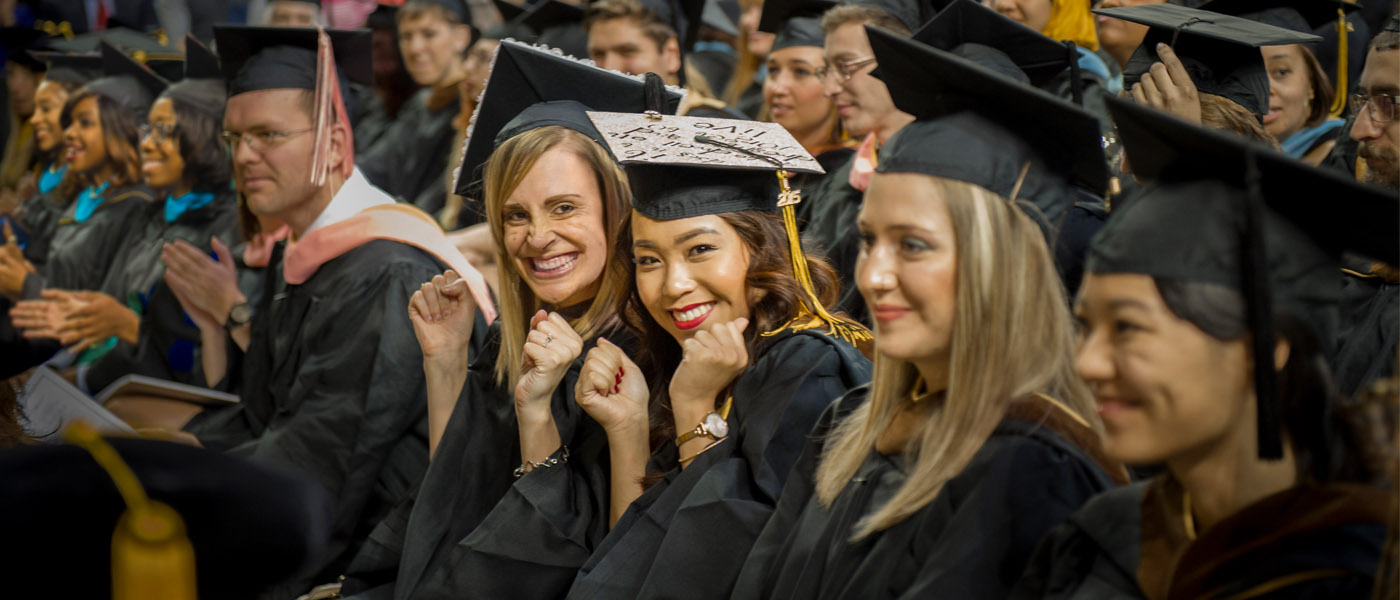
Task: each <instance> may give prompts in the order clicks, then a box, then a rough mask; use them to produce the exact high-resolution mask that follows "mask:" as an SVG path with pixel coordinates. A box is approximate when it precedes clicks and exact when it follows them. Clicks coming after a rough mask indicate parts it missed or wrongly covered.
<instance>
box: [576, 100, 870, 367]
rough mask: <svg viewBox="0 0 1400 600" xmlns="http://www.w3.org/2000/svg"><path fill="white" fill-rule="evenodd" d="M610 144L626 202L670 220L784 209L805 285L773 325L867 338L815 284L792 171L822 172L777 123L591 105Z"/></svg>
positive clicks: (796, 268)
mask: <svg viewBox="0 0 1400 600" xmlns="http://www.w3.org/2000/svg"><path fill="white" fill-rule="evenodd" d="M588 116H589V118H590V119H591V120H592V121H593V124H594V126H596V127H597V129H598V131H599V132H600V133H602V135H603V139H604V140H606V142H607V146H608V149H609V150H610V151H611V152H612V155H613V157H614V158H616V159H617V161H618V162H619V163H621V164H622V166H623V168H624V169H625V170H626V171H627V180H628V183H629V185H630V187H631V189H632V208H633V209H635V210H636V211H637V212H638V213H641V214H642V215H644V216H646V217H647V218H650V219H655V220H658V221H671V220H676V219H687V218H691V217H699V216H704V215H716V214H721V213H729V212H737V211H746V210H759V211H778V212H780V213H781V214H782V218H783V225H784V228H785V229H786V231H787V238H788V256H789V257H790V258H791V262H792V270H793V277H794V278H795V279H796V280H797V281H798V283H799V284H801V286H802V289H803V290H804V291H805V292H806V293H805V298H804V299H803V303H802V306H803V308H802V309H801V310H800V312H799V314H797V315H793V318H792V320H791V321H789V322H788V323H787V324H785V325H784V326H782V327H780V328H778V329H777V330H774V331H770V332H764V335H773V334H776V333H778V332H780V331H783V330H785V329H791V330H794V331H795V330H801V329H812V328H816V327H822V326H826V327H827V329H828V331H829V332H830V333H831V334H833V335H838V336H840V337H841V338H843V339H845V340H847V341H849V342H851V343H856V342H861V341H868V340H870V339H871V336H870V333H869V332H868V331H866V330H865V329H864V328H863V327H861V326H860V325H857V324H855V323H852V322H851V321H848V320H846V319H843V318H841V317H837V316H835V315H832V314H831V313H829V312H827V310H826V308H825V307H824V306H823V305H822V303H821V300H820V299H819V298H818V297H817V295H816V292H815V291H813V287H812V277H811V274H810V272H809V271H808V269H807V258H806V256H805V255H804V254H803V252H802V238H801V235H800V234H799V233H798V231H797V217H796V214H795V212H794V208H793V207H794V206H796V205H797V204H798V203H800V202H801V201H802V192H801V190H794V189H792V188H791V187H790V186H789V184H788V177H789V174H790V173H823V172H824V171H823V170H822V167H821V165H820V164H818V163H817V160H816V159H815V158H812V155H811V154H809V153H808V152H807V151H806V150H805V149H803V148H802V144H800V143H798V141H797V140H796V139H794V138H793V137H792V134H791V133H788V131H787V130H786V129H783V127H782V126H781V125H778V124H777V123H761V122H756V121H743V120H736V119H710V118H701V117H676V116H663V115H660V114H656V113H649V114H642V115H638V114H629V113H607V112H590V113H588Z"/></svg>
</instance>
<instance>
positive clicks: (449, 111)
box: [355, 88, 460, 215]
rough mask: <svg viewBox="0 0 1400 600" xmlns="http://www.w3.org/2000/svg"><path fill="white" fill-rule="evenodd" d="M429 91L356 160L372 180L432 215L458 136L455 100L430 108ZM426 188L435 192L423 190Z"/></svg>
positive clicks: (442, 200) (441, 200) (442, 199)
mask: <svg viewBox="0 0 1400 600" xmlns="http://www.w3.org/2000/svg"><path fill="white" fill-rule="evenodd" d="M433 91H434V90H432V89H431V88H424V89H421V90H419V91H418V93H416V94H414V95H413V97H412V98H409V100H408V102H406V103H405V104H404V106H403V108H402V109H400V110H399V114H398V115H397V116H396V117H395V118H394V123H393V124H392V125H390V126H389V129H388V130H387V131H385V132H384V134H383V135H382V136H381V137H380V138H379V140H378V141H376V142H375V143H374V145H373V146H371V147H370V148H369V150H367V151H365V153H364V154H363V155H362V156H359V157H357V158H356V160H355V164H356V165H358V166H359V167H360V170H361V171H363V172H364V174H365V177H367V178H369V181H370V183H373V184H374V185H375V186H376V187H379V188H380V189H382V190H384V191H386V192H388V193H389V195H390V196H394V197H395V198H398V199H399V201H401V202H410V203H412V204H414V205H415V206H417V207H418V208H421V209H423V212H426V213H428V214H430V215H435V214H437V212H438V211H440V210H442V206H443V204H444V203H445V202H446V201H447V195H446V194H445V193H443V192H442V190H443V184H442V180H443V178H444V177H445V175H446V173H447V158H448V157H449V156H451V155H452V144H453V143H454V142H455V141H456V139H457V129H456V128H455V127H453V126H452V120H453V119H454V118H456V116H457V114H458V112H459V111H460V107H459V106H458V104H457V102H456V101H455V100H454V101H450V102H444V104H445V105H444V106H442V107H441V108H438V109H436V110H433V109H431V108H429V106H428V101H429V97H430V96H432V95H433ZM439 93H446V92H439ZM435 184H436V185H435ZM430 190H434V191H433V192H432V193H425V192H429V191H430Z"/></svg>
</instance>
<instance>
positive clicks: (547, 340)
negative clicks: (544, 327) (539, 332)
mask: <svg viewBox="0 0 1400 600" xmlns="http://www.w3.org/2000/svg"><path fill="white" fill-rule="evenodd" d="M552 341H554V334H552V333H546V334H545V335H544V343H543V344H540V345H541V346H544V347H545V348H548V347H549V343H550V342H552Z"/></svg>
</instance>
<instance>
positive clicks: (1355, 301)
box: [1332, 264, 1400, 398]
mask: <svg viewBox="0 0 1400 600" xmlns="http://www.w3.org/2000/svg"><path fill="white" fill-rule="evenodd" d="M1369 266H1370V265H1369V264H1367V265H1365V266H1361V265H1358V267H1359V270H1356V271H1349V272H1348V271H1343V273H1342V276H1341V277H1342V295H1341V298H1342V301H1341V304H1340V308H1341V315H1342V327H1341V330H1340V331H1339V335H1338V345H1337V355H1336V358H1335V359H1334V360H1333V363H1332V364H1333V368H1332V372H1333V373H1335V374H1336V380H1337V389H1338V390H1339V391H1341V392H1342V393H1343V394H1344V395H1346V397H1348V398H1350V397H1352V396H1354V395H1355V394H1356V393H1357V392H1360V391H1362V390H1364V389H1366V386H1368V385H1370V384H1371V383H1374V382H1375V381H1377V380H1379V379H1382V378H1385V377H1391V376H1394V375H1395V360H1396V340H1397V338H1400V284H1396V283H1394V282H1389V281H1386V280H1385V278H1383V277H1381V276H1378V275H1370V274H1367V273H1368V271H1369Z"/></svg>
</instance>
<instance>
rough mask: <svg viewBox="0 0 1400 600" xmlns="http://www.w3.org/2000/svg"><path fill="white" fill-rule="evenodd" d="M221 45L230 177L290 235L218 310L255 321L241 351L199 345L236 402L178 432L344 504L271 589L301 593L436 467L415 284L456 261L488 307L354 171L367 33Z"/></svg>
mask: <svg viewBox="0 0 1400 600" xmlns="http://www.w3.org/2000/svg"><path fill="white" fill-rule="evenodd" d="M215 39H216V40H217V41H218V45H219V48H220V49H221V51H222V58H223V68H224V72H225V74H226V75H227V84H228V94H229V97H228V104H227V109H226V111H225V116H224V132H223V139H224V141H225V143H226V144H227V145H228V148H229V154H230V155H231V157H232V160H233V175H234V177H233V178H234V184H235V186H236V188H237V191H238V193H239V195H240V196H241V198H242V201H243V202H245V203H246V205H247V208H248V209H249V210H250V211H251V212H252V213H253V214H255V215H257V216H260V217H272V218H276V219H278V220H280V221H282V222H284V223H286V224H287V225H288V226H289V227H290V228H291V230H292V239H294V240H296V241H295V242H294V243H292V244H290V245H282V244H279V245H278V246H276V247H275V248H274V250H273V251H272V253H271V254H272V256H271V259H270V261H269V264H268V266H267V268H266V270H265V272H264V277H263V283H262V285H263V293H262V296H261V299H260V300H259V301H258V303H257V305H256V306H253V307H249V306H248V305H247V304H246V303H244V304H239V305H235V306H234V307H233V308H232V309H231V310H229V311H228V313H227V316H225V315H218V317H219V320H223V321H225V327H227V328H229V329H239V328H241V327H244V326H250V327H251V331H250V332H249V338H248V341H247V345H246V347H245V348H246V351H242V352H240V351H239V349H238V346H236V345H235V344H227V343H225V344H219V343H213V344H211V343H210V340H209V339H208V338H207V337H206V339H204V340H202V343H203V347H204V350H205V352H206V353H208V352H219V350H220V348H221V347H222V348H225V349H226V352H227V353H228V354H229V359H228V360H226V361H224V363H225V364H226V365H227V376H225V377H224V380H223V382H221V383H222V384H223V385H225V386H228V387H233V388H234V389H235V391H237V392H238V394H239V396H240V400H241V401H240V402H239V403H238V404H236V405H233V406H228V407H222V408H217V409H209V410H206V411H204V412H203V413H201V414H199V415H197V416H195V417H194V418H193V419H192V420H191V421H190V422H189V423H188V424H186V425H185V428H184V429H185V432H186V433H188V434H191V435H193V436H194V437H195V438H196V439H198V441H199V442H200V443H201V444H202V445H204V446H205V447H209V448H212V449H217V450H225V451H229V452H231V453H236V454H241V455H246V456H250V457H253V458H254V459H258V460H262V461H266V462H270V463H274V464H280V465H283V466H287V467H290V468H293V469H297V470H299V471H301V472H302V473H304V474H305V475H306V476H308V477H309V478H310V479H311V480H313V481H316V482H317V483H319V484H321V485H322V486H323V487H324V488H325V489H326V490H327V492H329V494H330V497H331V498H334V499H335V506H334V514H333V515H331V519H332V520H331V521H330V523H329V524H328V526H329V527H330V529H331V545H330V548H329V549H328V550H327V552H326V553H325V554H324V555H323V556H321V557H320V559H319V560H318V561H316V564H315V569H313V570H312V571H310V572H307V573H303V575H304V576H305V577H306V579H301V580H298V581H292V582H288V583H287V587H286V588H284V589H280V590H277V592H278V593H276V594H274V595H275V597H281V598H286V597H295V596H296V595H298V594H299V593H300V592H302V591H305V590H306V589H309V588H310V584H311V583H312V581H327V580H331V579H334V578H335V577H336V576H338V575H339V574H340V573H343V572H344V569H345V567H346V565H347V563H348V562H349V559H350V557H352V556H354V553H355V552H356V551H357V550H358V548H359V546H360V545H361V544H362V543H363V541H364V538H365V536H366V535H367V534H368V532H369V531H370V530H371V529H372V528H373V527H374V526H375V525H376V524H377V523H378V522H379V521H380V520H382V519H383V517H384V515H385V514H386V513H387V512H388V510H389V509H390V508H391V507H392V506H394V505H395V504H396V503H397V502H398V501H399V500H400V499H401V498H402V497H403V496H404V495H405V494H406V493H408V492H409V491H410V490H411V489H412V487H413V486H414V485H416V483H417V481H418V479H419V478H420V477H421V476H422V474H423V472H424V470H425V469H426V467H427V462H428V453H427V422H426V396H425V392H424V389H425V385H424V375H423V365H422V355H421V352H420V350H419V346H418V341H417V339H416V337H415V335H414V330H413V326H412V324H411V323H410V322H409V318H408V302H409V298H410V297H411V296H412V294H413V292H414V291H416V290H417V289H419V287H420V286H421V285H423V283H424V282H426V281H430V280H432V279H433V277H434V276H435V275H438V274H439V273H442V271H443V270H444V269H447V268H451V269H454V270H456V271H457V272H458V273H460V274H461V275H462V277H463V278H464V279H465V280H467V282H468V286H469V288H470V289H471V291H472V293H473V295H474V296H475V297H476V298H477V302H478V303H479V305H480V306H481V307H482V308H481V309H480V312H479V313H478V319H479V326H480V329H481V330H483V331H484V330H485V329H486V327H485V326H484V323H489V322H490V320H492V319H493V318H494V309H493V308H492V306H493V305H492V304H491V302H490V296H489V292H488V291H487V289H486V286H485V282H484V280H482V279H481V276H480V274H479V273H477V272H476V271H475V269H473V268H472V267H471V265H470V263H468V262H467V261H466V259H465V258H463V257H462V255H461V253H460V252H457V251H456V249H455V248H453V247H452V245H451V244H450V243H449V242H447V241H446V239H445V237H444V236H443V234H442V231H441V230H440V229H438V227H437V226H436V224H435V222H434V221H433V220H432V217H430V216H428V215H427V214H425V213H423V212H422V211H419V210H418V209H416V208H413V207H411V206H408V205H399V204H396V203H395V202H394V200H393V198H391V197H390V196H389V195H388V194H386V193H385V192H384V191H383V190H380V189H379V188H376V187H374V186H373V185H371V184H370V183H369V181H368V180H366V179H365V177H364V175H363V174H361V172H360V170H359V169H358V168H357V167H355V165H354V162H353V148H354V140H353V134H352V133H351V130H350V124H349V122H348V118H347V109H346V107H345V102H344V100H343V98H342V96H341V92H340V90H342V89H344V88H345V85H346V80H354V81H358V82H360V83H362V84H366V85H368V84H371V83H372V79H370V76H369V75H368V73H369V71H370V69H371V63H370V60H369V36H368V35H367V32H342V31H331V32H324V31H319V30H316V29H297V28H261V27H220V28H216V30H215ZM337 70H339V73H337ZM341 74H345V75H346V76H345V77H343V78H342V77H341V76H340V75H341ZM225 257H227V255H225ZM202 335H204V336H212V337H216V338H223V335H222V331H221V330H219V329H213V330H212V331H210V330H206V331H203V332H202ZM215 341H217V340H215ZM477 347H479V344H478V345H475V346H472V351H475V349H476V348H477ZM205 364H206V365H208V364H210V362H209V360H208V359H207V358H206V360H205ZM207 375H208V373H207V372H206V376H207ZM211 379H213V377H211ZM230 382H232V383H230Z"/></svg>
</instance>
